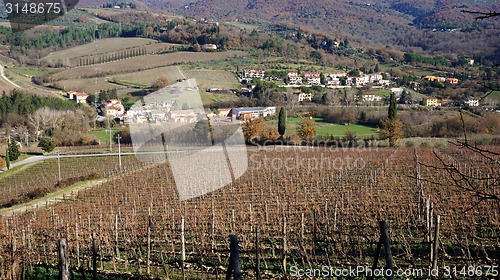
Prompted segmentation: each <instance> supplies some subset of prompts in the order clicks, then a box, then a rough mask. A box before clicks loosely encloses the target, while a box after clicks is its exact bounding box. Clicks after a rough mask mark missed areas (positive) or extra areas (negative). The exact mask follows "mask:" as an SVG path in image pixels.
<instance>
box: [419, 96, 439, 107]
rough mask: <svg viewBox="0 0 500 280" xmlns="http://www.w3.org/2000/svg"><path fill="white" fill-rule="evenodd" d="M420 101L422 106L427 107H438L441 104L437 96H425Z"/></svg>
mask: <svg viewBox="0 0 500 280" xmlns="http://www.w3.org/2000/svg"><path fill="white" fill-rule="evenodd" d="M422 103H423V105H424V106H427V107H439V106H441V102H439V100H438V99H437V98H433V97H426V98H424V99H422Z"/></svg>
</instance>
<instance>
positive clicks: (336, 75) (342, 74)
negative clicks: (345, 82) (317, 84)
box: [326, 71, 347, 79]
mask: <svg viewBox="0 0 500 280" xmlns="http://www.w3.org/2000/svg"><path fill="white" fill-rule="evenodd" d="M346 76H347V73H346V72H344V71H339V72H330V73H328V74H327V75H326V77H327V78H331V79H339V78H343V77H346Z"/></svg>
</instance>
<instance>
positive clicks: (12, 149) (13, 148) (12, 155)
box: [8, 141, 21, 161]
mask: <svg viewBox="0 0 500 280" xmlns="http://www.w3.org/2000/svg"><path fill="white" fill-rule="evenodd" d="M8 150H9V160H11V161H14V160H16V159H18V158H19V156H20V155H21V152H20V151H19V145H18V144H17V142H16V141H10V142H9V148H8Z"/></svg>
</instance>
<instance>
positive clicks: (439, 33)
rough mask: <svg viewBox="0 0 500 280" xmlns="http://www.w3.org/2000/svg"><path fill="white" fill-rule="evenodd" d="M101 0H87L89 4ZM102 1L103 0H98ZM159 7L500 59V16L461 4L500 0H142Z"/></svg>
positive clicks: (491, 5)
mask: <svg viewBox="0 0 500 280" xmlns="http://www.w3.org/2000/svg"><path fill="white" fill-rule="evenodd" d="M95 1H96V0H84V1H82V2H81V3H80V5H82V6H87V5H89V4H91V3H94V2H95ZM99 1H100V0H99ZM142 3H143V4H144V5H146V6H148V7H149V8H151V9H154V10H163V11H168V12H172V13H175V14H179V15H183V16H188V17H194V18H208V19H214V20H220V21H235V20H238V21H240V22H252V23H257V24H262V23H266V24H273V25H281V26H286V27H287V28H289V29H290V28H291V29H297V30H298V29H300V30H302V31H306V32H308V31H311V32H310V33H313V32H314V33H323V34H325V35H328V36H330V37H333V38H339V39H344V38H349V39H350V40H353V42H355V43H356V44H360V45H364V46H378V47H385V46H392V47H396V48H399V49H400V50H402V51H412V52H427V53H436V52H442V53H451V54H459V55H469V56H471V55H482V56H484V57H485V58H486V59H490V60H491V61H493V62H494V63H500V58H498V55H497V54H496V53H495V51H496V48H495V46H497V45H498V44H499V43H500V42H499V38H500V21H499V20H497V19H490V20H483V21H477V20H474V16H473V15H470V14H464V13H462V12H461V10H462V9H469V10H480V11H489V10H500V3H499V1H498V0H494V1H487V0H477V1H471V0H422V1H418V2H417V1H412V0H349V1H348V0H321V1H320V0H308V1H299V0H276V1H265V0H234V1H226V0H143V1H142Z"/></svg>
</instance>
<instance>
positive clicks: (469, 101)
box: [464, 98, 479, 107]
mask: <svg viewBox="0 0 500 280" xmlns="http://www.w3.org/2000/svg"><path fill="white" fill-rule="evenodd" d="M464 103H465V104H467V105H468V106H470V107H478V106H479V99H475V98H469V99H466V100H465V101H464Z"/></svg>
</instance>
